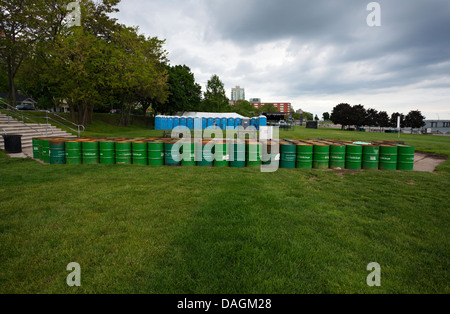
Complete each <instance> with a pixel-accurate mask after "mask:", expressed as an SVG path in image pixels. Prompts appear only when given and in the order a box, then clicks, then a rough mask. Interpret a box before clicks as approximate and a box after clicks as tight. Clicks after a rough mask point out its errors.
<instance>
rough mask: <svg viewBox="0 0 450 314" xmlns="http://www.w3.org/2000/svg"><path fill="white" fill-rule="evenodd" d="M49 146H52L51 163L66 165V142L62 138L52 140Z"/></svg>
mask: <svg viewBox="0 0 450 314" xmlns="http://www.w3.org/2000/svg"><path fill="white" fill-rule="evenodd" d="M49 148H50V164H51V165H65V164H66V150H65V142H64V141H60V140H53V141H50V142H49Z"/></svg>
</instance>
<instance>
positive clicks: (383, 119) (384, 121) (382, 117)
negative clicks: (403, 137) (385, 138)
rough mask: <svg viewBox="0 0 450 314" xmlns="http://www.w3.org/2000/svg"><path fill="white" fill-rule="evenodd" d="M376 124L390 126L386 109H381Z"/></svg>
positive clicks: (382, 126)
mask: <svg viewBox="0 0 450 314" xmlns="http://www.w3.org/2000/svg"><path fill="white" fill-rule="evenodd" d="M376 126H378V127H380V128H387V127H389V126H390V119H389V116H388V114H387V112H386V111H380V112H378V114H377V117H376Z"/></svg>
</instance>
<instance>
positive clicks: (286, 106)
mask: <svg viewBox="0 0 450 314" xmlns="http://www.w3.org/2000/svg"><path fill="white" fill-rule="evenodd" d="M251 104H252V105H253V107H255V108H257V109H261V107H262V106H264V105H266V104H273V105H274V106H275V107H276V108H277V109H278V111H279V112H282V113H290V112H291V110H292V104H291V103H289V102H282V103H280V102H251Z"/></svg>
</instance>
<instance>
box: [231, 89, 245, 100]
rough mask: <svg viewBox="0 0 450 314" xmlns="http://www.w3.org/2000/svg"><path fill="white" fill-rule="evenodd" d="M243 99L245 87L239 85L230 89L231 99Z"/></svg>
mask: <svg viewBox="0 0 450 314" xmlns="http://www.w3.org/2000/svg"><path fill="white" fill-rule="evenodd" d="M238 100H245V89H244V88H241V87H240V86H236V87H235V88H232V89H231V101H234V102H236V101H238Z"/></svg>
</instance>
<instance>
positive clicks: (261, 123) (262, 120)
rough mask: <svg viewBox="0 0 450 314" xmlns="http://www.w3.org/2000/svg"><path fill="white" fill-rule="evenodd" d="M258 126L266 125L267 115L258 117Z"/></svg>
mask: <svg viewBox="0 0 450 314" xmlns="http://www.w3.org/2000/svg"><path fill="white" fill-rule="evenodd" d="M259 126H267V117H265V116H260V117H259Z"/></svg>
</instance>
